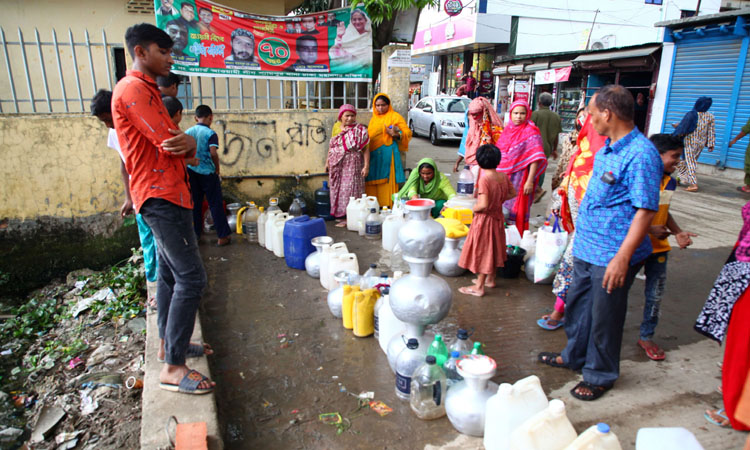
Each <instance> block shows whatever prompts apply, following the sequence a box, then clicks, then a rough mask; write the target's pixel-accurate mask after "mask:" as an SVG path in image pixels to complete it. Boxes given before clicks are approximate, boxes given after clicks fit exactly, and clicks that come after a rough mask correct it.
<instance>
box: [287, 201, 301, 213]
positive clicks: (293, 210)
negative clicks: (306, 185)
mask: <svg viewBox="0 0 750 450" xmlns="http://www.w3.org/2000/svg"><path fill="white" fill-rule="evenodd" d="M289 215H290V216H292V217H299V216H301V215H302V205H300V203H299V199H298V198H295V199H294V200H292V206H290V207H289Z"/></svg>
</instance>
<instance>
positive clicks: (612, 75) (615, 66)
mask: <svg viewBox="0 0 750 450" xmlns="http://www.w3.org/2000/svg"><path fill="white" fill-rule="evenodd" d="M661 48H662V45H661V44H646V45H639V46H634V47H627V48H620V49H614V50H613V49H608V50H603V51H602V50H600V51H596V52H588V53H585V54H581V55H580V56H578V57H577V58H575V59H573V67H574V68H576V69H578V70H579V71H580V72H582V73H583V74H584V76H585V92H586V102H587V103H588V101H589V100H590V99H591V97H592V96H593V95H594V94H595V93H596V91H597V90H598V89H599V88H601V87H602V86H606V85H608V84H619V85H622V86H624V87H626V88H628V90H629V91H630V92H631V94H633V99H634V101H635V125H636V126H637V127H638V129H639V130H641V132H643V133H644V134H646V135H648V134H649V127H648V124H649V119H650V114H651V109H652V106H653V100H654V93H655V91H656V81H657V79H658V76H659V60H660V58H661Z"/></svg>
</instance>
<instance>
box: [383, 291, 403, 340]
mask: <svg viewBox="0 0 750 450" xmlns="http://www.w3.org/2000/svg"><path fill="white" fill-rule="evenodd" d="M405 328H406V324H405V323H404V322H402V321H400V320H398V319H397V318H396V315H395V314H393V309H391V300H390V289H389V288H385V289H384V290H383V304H382V306H381V307H380V310H379V311H378V344H380V348H381V349H382V350H383V353H385V354H388V343H389V342H391V339H392V338H393V336H395V335H396V334H402V333H403V330H404V329H405Z"/></svg>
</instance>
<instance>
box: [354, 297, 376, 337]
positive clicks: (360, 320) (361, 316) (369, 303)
mask: <svg viewBox="0 0 750 450" xmlns="http://www.w3.org/2000/svg"><path fill="white" fill-rule="evenodd" d="M378 297H380V293H379V292H378V290H377V289H365V291H364V292H363V293H362V295H361V296H357V295H355V296H354V307H353V309H352V322H353V330H354V335H355V336H357V337H367V336H370V335H372V334H373V333H374V332H375V303H376V302H377V301H378Z"/></svg>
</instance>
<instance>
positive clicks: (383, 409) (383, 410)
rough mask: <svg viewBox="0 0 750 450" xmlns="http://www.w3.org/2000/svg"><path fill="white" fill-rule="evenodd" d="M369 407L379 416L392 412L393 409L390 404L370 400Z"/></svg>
mask: <svg viewBox="0 0 750 450" xmlns="http://www.w3.org/2000/svg"><path fill="white" fill-rule="evenodd" d="M370 409H371V410H373V411H375V412H376V413H378V414H380V417H385V416H387V415H388V414H390V413H391V412H393V409H392V408H391V407H390V406H388V405H386V404H385V403H383V402H381V401H371V402H370Z"/></svg>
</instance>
